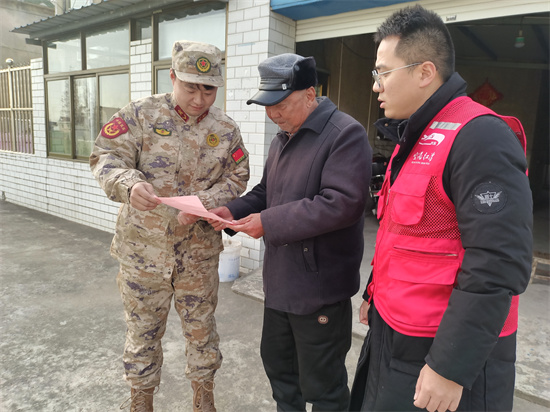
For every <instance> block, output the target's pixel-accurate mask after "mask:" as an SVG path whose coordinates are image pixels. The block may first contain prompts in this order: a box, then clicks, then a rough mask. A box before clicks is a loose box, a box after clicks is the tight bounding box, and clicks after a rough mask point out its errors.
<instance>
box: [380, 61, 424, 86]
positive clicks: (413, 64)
mask: <svg viewBox="0 0 550 412" xmlns="http://www.w3.org/2000/svg"><path fill="white" fill-rule="evenodd" d="M419 64H422V63H412V64H407V65H406V66H401V67H398V68H397V69H392V70H388V71H385V72H382V73H378V70H376V69H374V70H373V71H372V78H373V79H374V81H375V82H376V84H377V85H378V87H379V88H381V87H382V83H381V82H380V76H383V75H384V74H388V73H391V72H394V71H396V70H401V69H406V68H407V67H412V66H418V65H419Z"/></svg>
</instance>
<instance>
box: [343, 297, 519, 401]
mask: <svg viewBox="0 0 550 412" xmlns="http://www.w3.org/2000/svg"><path fill="white" fill-rule="evenodd" d="M369 327H370V328H369V332H368V333H367V337H366V338H365V342H364V344H363V348H362V349H361V354H360V356H359V362H358V365H357V371H356V375H355V379H354V382H353V387H352V391H351V401H350V408H349V410H350V411H420V410H421V409H418V408H416V407H415V406H414V405H413V396H414V391H415V386H416V381H417V380H418V375H419V374H420V370H421V369H422V367H423V366H424V365H425V361H424V358H425V357H426V355H427V354H428V352H429V350H430V347H431V345H432V342H433V338H419V337H413V336H406V335H403V334H401V333H399V332H396V331H394V330H393V329H392V328H391V327H390V326H389V325H388V324H387V323H386V322H384V320H383V319H382V318H381V317H380V314H379V313H378V311H377V310H376V308H375V307H374V305H371V309H370V313H369ZM515 351H516V334H515V333H514V334H512V335H510V336H506V337H503V338H500V339H499V340H498V343H497V344H496V346H495V348H494V349H493V352H492V353H491V357H490V358H489V359H488V360H487V362H486V364H485V366H484V367H483V369H482V370H481V372H480V374H479V376H478V378H477V379H476V380H475V382H474V384H473V385H472V388H471V389H470V390H468V389H466V388H464V390H463V391H462V398H461V399H460V404H459V405H458V408H457V411H511V410H512V403H513V396H514V380H515V367H514V362H513V360H510V359H513V355H514V354H515ZM456 362H460V359H456Z"/></svg>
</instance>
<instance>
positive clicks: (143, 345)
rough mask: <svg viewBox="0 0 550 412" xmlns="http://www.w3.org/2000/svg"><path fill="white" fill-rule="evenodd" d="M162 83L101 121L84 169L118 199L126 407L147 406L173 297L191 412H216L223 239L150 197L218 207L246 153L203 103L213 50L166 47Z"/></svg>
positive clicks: (216, 72)
mask: <svg viewBox="0 0 550 412" xmlns="http://www.w3.org/2000/svg"><path fill="white" fill-rule="evenodd" d="M170 77H171V79H172V84H173V87H174V90H173V92H172V93H167V94H161V95H153V96H150V97H147V98H144V99H140V100H137V101H134V102H131V103H130V104H128V105H127V106H125V107H124V108H122V109H121V110H120V111H119V112H118V113H116V114H115V115H114V116H113V118H112V119H111V120H110V121H109V122H108V123H107V124H105V126H104V127H103V128H102V130H101V133H100V134H99V136H98V137H97V139H96V142H95V146H94V149H93V152H92V154H91V156H90V166H91V169H92V172H93V174H94V176H95V177H96V179H97V180H98V181H99V183H100V185H101V187H102V188H103V190H104V191H105V193H106V194H107V196H108V197H109V199H111V200H113V201H115V202H121V203H122V205H121V207H120V210H119V214H118V219H117V224H116V233H115V236H114V239H113V242H112V245H111V254H112V256H114V257H115V258H117V259H118V260H119V262H120V271H119V274H118V277H117V283H118V285H119V288H120V292H121V295H122V300H123V303H124V309H125V315H126V323H127V333H126V344H125V347H124V355H123V362H124V369H125V378H126V380H127V381H128V383H129V384H130V386H131V388H132V393H131V397H130V399H129V402H127V403H130V401H131V405H132V408H131V410H132V411H138V410H143V411H152V410H153V393H154V390H155V388H156V387H158V385H159V383H160V376H161V366H162V362H163V355H162V347H161V339H162V336H163V335H164V332H165V328H166V320H167V317H168V312H169V310H170V306H171V301H172V297H173V298H174V306H175V308H176V311H177V312H178V314H179V316H180V318H181V323H182V328H183V333H184V336H185V338H186V355H187V367H186V370H185V373H186V376H187V378H189V379H190V380H191V385H192V388H193V391H194V396H193V410H194V411H215V410H216V409H215V407H214V397H213V392H212V390H213V387H214V383H213V379H214V374H215V371H216V370H217V369H218V368H219V367H220V365H221V362H222V355H221V353H220V350H219V336H218V333H217V332H216V323H215V319H214V310H215V308H216V304H217V300H218V284H219V278H218V260H219V253H220V252H221V251H222V249H223V244H222V239H221V236H220V234H219V232H216V231H215V230H214V229H213V228H212V226H211V225H209V224H208V223H206V222H205V221H203V220H198V218H197V217H194V216H191V215H186V214H183V213H180V214H179V216H178V210H176V209H174V208H171V207H169V206H166V205H164V204H160V201H159V199H158V197H172V196H186V195H196V196H198V197H199V198H200V200H201V201H202V203H203V204H204V206H205V207H206V208H207V209H212V208H215V207H218V206H221V205H224V204H226V203H227V202H228V201H230V200H232V199H234V198H236V197H238V196H239V195H240V194H241V193H242V192H243V191H244V189H245V187H246V182H247V181H248V177H249V170H248V153H247V151H246V149H245V148H244V146H243V142H242V138H241V135H240V131H239V128H238V126H237V125H236V123H235V122H234V121H233V120H232V119H231V118H229V117H228V116H227V115H226V114H225V113H223V112H222V111H221V110H220V109H218V108H216V107H214V106H212V104H213V103H214V100H215V98H216V92H217V87H219V86H223V77H222V73H221V52H220V50H218V49H217V48H216V47H214V46H212V45H208V44H204V43H198V42H189V41H178V42H175V44H174V48H173V52H172V69H171V70H170ZM157 196H158V197H157Z"/></svg>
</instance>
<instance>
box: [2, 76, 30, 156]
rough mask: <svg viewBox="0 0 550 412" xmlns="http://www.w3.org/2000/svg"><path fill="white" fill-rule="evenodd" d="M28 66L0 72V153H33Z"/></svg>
mask: <svg viewBox="0 0 550 412" xmlns="http://www.w3.org/2000/svg"><path fill="white" fill-rule="evenodd" d="M31 85H32V84H31V67H30V66H25V67H14V68H12V67H10V68H8V69H4V70H0V150H9V151H12V152H21V153H33V152H34V144H33V129H32V90H31V89H32V88H31Z"/></svg>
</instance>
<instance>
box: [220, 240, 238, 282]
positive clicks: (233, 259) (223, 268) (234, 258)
mask: <svg viewBox="0 0 550 412" xmlns="http://www.w3.org/2000/svg"><path fill="white" fill-rule="evenodd" d="M240 266H241V242H238V241H236V240H229V239H224V240H223V251H222V253H220V264H219V266H218V274H219V275H220V282H232V281H234V280H235V279H237V278H238V277H239V268H240Z"/></svg>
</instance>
